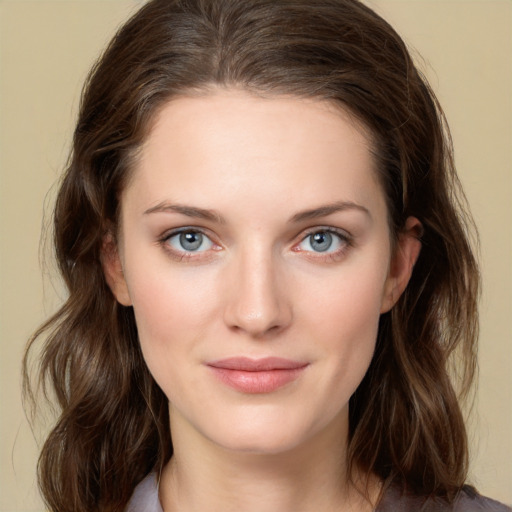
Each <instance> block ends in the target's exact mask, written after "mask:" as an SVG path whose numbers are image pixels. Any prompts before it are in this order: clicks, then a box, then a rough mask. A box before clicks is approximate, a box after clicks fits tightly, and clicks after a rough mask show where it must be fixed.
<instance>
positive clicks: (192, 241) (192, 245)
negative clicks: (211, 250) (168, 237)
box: [180, 231, 203, 251]
mask: <svg viewBox="0 0 512 512" xmlns="http://www.w3.org/2000/svg"><path fill="white" fill-rule="evenodd" d="M202 243H203V235H202V234H201V233H194V232H192V231H189V232H187V233H181V235H180V244H181V246H182V247H183V249H185V250H187V251H197V249H199V247H201V244H202Z"/></svg>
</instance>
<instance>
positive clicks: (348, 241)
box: [158, 226, 353, 262]
mask: <svg viewBox="0 0 512 512" xmlns="http://www.w3.org/2000/svg"><path fill="white" fill-rule="evenodd" d="M185 233H195V234H200V235H202V236H203V237H206V238H207V239H208V240H209V241H210V243H211V244H212V246H213V248H212V249H207V250H205V251H198V252H195V251H186V250H183V251H180V250H176V249H173V248H172V247H171V246H170V244H169V241H170V240H171V239H172V238H174V237H177V236H179V235H182V234H185ZM319 233H323V234H329V235H331V236H332V235H334V236H335V237H336V238H337V239H338V241H339V243H340V244H341V247H340V248H339V249H337V250H335V251H334V252H325V253H323V252H321V251H304V250H302V249H300V248H299V247H298V246H299V245H301V244H302V243H303V242H305V241H306V240H307V239H308V238H309V237H311V236H312V235H315V234H319ZM158 242H159V243H160V245H162V247H163V248H164V250H165V251H166V252H167V253H168V254H169V255H170V256H171V257H172V258H173V259H174V260H176V261H180V262H182V261H193V260H196V259H201V260H202V261H205V258H206V259H208V256H207V254H206V253H209V252H210V251H212V250H213V251H220V250H221V249H222V247H221V246H220V245H218V244H216V243H215V242H214V241H213V240H212V237H211V235H209V234H208V233H207V232H206V231H205V230H203V229H201V228H197V227H192V226H186V227H183V228H179V229H175V230H172V231H170V232H166V233H164V234H163V235H162V236H161V237H160V238H159V240H158ZM352 246H353V238H352V236H351V235H349V234H348V233H347V232H346V231H343V230H340V229H336V228H333V227H324V226H316V227H314V228H310V229H308V230H307V231H306V232H305V234H304V235H303V236H302V237H301V239H300V241H299V242H298V243H295V244H294V246H293V247H292V251H293V252H296V253H307V256H308V257H309V258H310V259H313V260H315V261H321V262H330V261H339V260H340V259H341V258H342V257H343V256H344V255H345V253H346V252H347V250H348V249H349V248H350V247H352ZM209 256H211V254H210V255H209Z"/></svg>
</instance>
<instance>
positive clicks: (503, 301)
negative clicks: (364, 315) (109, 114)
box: [0, 0, 512, 512]
mask: <svg viewBox="0 0 512 512" xmlns="http://www.w3.org/2000/svg"><path fill="white" fill-rule="evenodd" d="M241 1H243V0H241ZM368 3H369V4H370V5H371V6H372V7H374V8H375V9H376V10H377V11H378V12H379V13H381V14H382V15H383V16H384V17H385V18H386V19H388V20H389V21H390V22H391V24H392V25H394V26H395V28H396V29H397V30H398V32H399V33H400V34H402V35H403V37H404V38H405V40H406V41H407V43H408V44H409V45H410V47H411V49H412V50H413V52H414V54H415V55H416V56H417V60H418V63H419V65H420V68H421V69H422V70H423V71H424V72H425V73H426V75H427V76H428V77H429V79H430V81H431V84H432V86H433V88H434V90H435V91H436V93H437V95H438V97H439V99H440V101H441V104H442V105H443V107H444V109H445V112H446V115H447V117H448V121H449V123H450V126H451V129H452V134H453V138H454V143H455V149H456V153H455V155H456V163H457V166H458V169H459V173H460V176H461V179H462V182H463V184H464V186H465V189H466V193H467V196H468V199H469V202H470V204H471V206H472V210H473V214H474V216H475V219H476V223H477V225H478V228H479V231H480V237H481V247H482V249H481V260H482V275H483V285H484V286H483V295H482V300H481V313H482V317H481V319H482V325H481V337H480V381H479V388H478V392H477V396H476V405H475V408H474V411H473V416H472V420H471V422H470V433H471V439H472V455H473V462H472V466H471V482H472V483H473V484H474V485H476V486H477V487H478V488H479V490H480V491H481V492H482V493H484V494H487V495H490V496H492V497H494V498H496V499H499V500H501V501H503V502H506V503H508V504H511V503H512V327H511V317H512V227H511V226H512V200H511V197H512V149H511V147H512V2H511V1H510V0H451V1H445V0H368ZM139 5H140V2H136V1H135V0H0V237H1V238H0V512H21V511H42V510H44V507H43V505H42V503H41V501H40V499H39V498H38V494H37V486H36V483H35V465H36V460H37V443H36V441H35V440H34V437H33V434H32V432H31V429H30V426H29V424H28V422H27V420H26V418H25V416H24V413H23V408H22V404H21V395H20V361H21V357H22V353H23V350H24V346H25V343H26V340H27V338H28V337H29V335H30V334H31V332H32V331H33V330H34V329H35V328H36V327H37V326H38V324H39V323H40V322H41V321H42V320H43V319H44V318H45V317H47V316H48V315H49V314H50V313H51V312H52V311H54V310H55V308H56V307H57V306H58V304H59V302H60V300H61V298H62V296H63V292H62V290H61V287H60V285H59V282H58V279H56V276H55V271H54V269H53V267H52V265H51V262H50V264H48V265H47V266H45V267H42V266H41V261H40V250H39V244H40V234H41V227H42V226H43V224H44V222H45V217H44V216H45V212H46V215H48V213H49V212H50V211H51V205H52V199H53V197H54V194H55V184H56V182H57V180H58V177H59V174H60V172H61V170H62V169H63V166H64V163H65V160H66V157H67V151H68V148H69V143H70V137H71V130H72V127H73V122H74V119H75V115H76V109H77V104H78V100H79V95H80V89H81V84H82V82H83V80H84V77H85V75H86V72H87V70H88V68H89V67H90V66H91V64H92V63H93V61H94V59H95V57H96V56H97V55H98V53H99V52H100V50H101V48H102V47H103V46H104V45H105V43H106V42H107V41H108V39H109V38H110V37H111V35H112V34H113V32H114V30H115V29H116V27H117V26H119V24H120V23H121V22H122V21H123V20H125V19H126V18H127V16H128V15H129V14H130V13H131V12H133V11H134V10H135V9H136V8H137V6H139ZM420 55H421V57H420ZM46 221H47V219H46ZM43 270H44V277H43ZM36 437H38V438H39V439H40V438H41V429H39V430H37V431H36Z"/></svg>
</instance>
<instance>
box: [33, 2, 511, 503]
mask: <svg viewBox="0 0 512 512" xmlns="http://www.w3.org/2000/svg"><path fill="white" fill-rule="evenodd" d="M463 206H464V201H463V197H462V195H461V192H460V190H459V185H458V181H457V177H456V174H455V171H454V168H453V161H452V155H451V148H450V143H449V136H448V133H447V129H446V127H445V125H444V118H443V116H442V112H441V109H440V107H439V105H438V104H437V102H436V100H435V97H434V95H433V93H432V92H431V91H430V89H429V87H428V85H427V84H426V82H425V80H424V79H423V78H422V77H421V76H420V74H419V73H418V71H417V70H416V69H415V67H414V65H413V63H412V61H411V59H410V57H409V55H408V53H407V50H406V48H405V45H404V44H403V42H402V41H401V39H400V38H399V36H398V35H397V34H396V33H395V32H394V31H393V29H392V28H391V27H390V26H389V25H388V24H387V23H386V22H385V21H383V20H382V19H381V18H379V17H378V16H377V15H376V14H375V13H373V12H372V11H371V10H369V9H368V8H367V7H365V6H364V5H363V4H361V3H359V2H356V1H354V0H325V1H322V2H308V1H306V0H304V1H293V2H292V1H285V0H280V1H270V0H250V1H244V2H239V1H238V0H219V1H214V0H187V1H185V0H182V1H171V0H157V1H151V2H149V3H148V4H146V5H145V6H144V7H143V8H142V9H141V10H140V11H139V12H138V13H137V14H136V15H135V16H134V17H133V18H132V20H130V21H129V22H128V23H127V24H126V25H125V26H124V27H122V28H121V30H120V31H119V33H118V34H117V35H116V37H115V38H114V40H113V41H112V42H111V44H110V45H109V47H108V48H107V50H106V52H105V54H104V55H103V56H102V58H101V60H100V61H99V62H98V64H97V65H96V66H95V68H94V69H93V71H92V73H91V75H90V78H89V80H88V82H87V85H86V89H85V91H84V95H83V99H82V105H81V111H80V116H79V120H78V124H77V128H76V132H75V137H74V145H73V152H72V157H71V159H70V164H69V167H68V169H67V172H66V174H65V176H64V179H63V182H62V185H61V189H60V193H59V196H58V199H57V204H56V209H55V244H56V252H57V258H58V262H59V265H60V269H61V272H62V275H63V277H64V279H65V282H66V284H67V286H68V289H69V299H68V301H67V302H66V304H65V305H64V306H63V308H62V309H61V310H60V311H59V312H58V313H57V314H56V315H55V317H53V318H52V319H50V320H49V321H48V322H47V323H46V324H45V325H44V326H43V327H42V328H41V329H40V331H38V333H36V335H35V337H34V339H36V338H38V337H39V336H40V335H42V334H43V333H45V335H46V336H47V341H46V345H45V350H44V354H43V358H42V361H41V378H42V379H45V378H48V379H49V380H50V383H51V386H52V388H53V389H54V390H55V392H56V396H57V399H58V401H59V404H60V406H61V408H62V413H61V416H60V418H59V420H58V422H57V424H56V426H55V428H54V430H53V431H52V432H51V433H50V435H49V437H48V440H47V441H46V444H45V446H44V448H43V451H42V455H41V459H40V466H39V472H40V485H41V489H42V491H43V494H44V496H45V499H46V501H47V503H48V506H49V508H50V509H51V510H55V511H57V510H59V511H61V510H73V511H82V510H83V511H93V510H98V511H100V510H101V511H103V510H105V511H107V510H108V511H111V510H112V511H114V510H116V511H122V510H151V511H154V512H157V511H160V510H165V511H166V512H168V511H172V510H184V511H188V510H232V509H233V510H235V509H236V510H265V511H272V510H279V511H286V510H304V511H307V510H325V511H328V510H354V511H356V510H357V511H364V510H374V509H375V510H379V511H385V510H419V509H421V507H423V508H424V510H465V511H466V510H505V509H506V508H505V507H503V506H501V505H499V504H497V503H496V502H493V501H492V500H488V499H486V498H482V497H480V496H479V495H478V494H477V493H476V492H475V491H474V490H472V489H471V488H469V487H467V486H465V485H464V484H465V480H466V473H467V439H466V433H465V428H464V422H463V418H462V415H461V412H460V408H459V404H458V399H457V397H458V396H460V397H464V395H465V394H467V392H468V390H469V387H470V384H471V380H472V377H473V373H474V368H475V356H474V354H475V343H476V341H475V340H476V334H477V320H476V296H477V291H478V274H477V268H476V263H475V260H474V257H473V254H472V252H471V248H470V245H469V242H468V239H467V234H466V226H467V225H471V221H470V219H469V216H468V215H467V214H466V213H465V212H464V208H463ZM454 351H457V354H458V355H459V358H458V367H457V374H458V375H460V376H461V379H460V382H458V389H457V390H456V389H454V387H453V385H452V383H451V380H450V377H449V374H450V371H449V370H450V364H451V359H450V357H449V356H450V355H451V354H452V353H453V352H454Z"/></svg>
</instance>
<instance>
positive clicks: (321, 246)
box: [297, 229, 349, 254]
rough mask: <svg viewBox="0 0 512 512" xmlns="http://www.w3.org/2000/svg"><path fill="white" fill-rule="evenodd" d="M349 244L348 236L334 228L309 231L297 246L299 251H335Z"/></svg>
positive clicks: (328, 252) (329, 252)
mask: <svg viewBox="0 0 512 512" xmlns="http://www.w3.org/2000/svg"><path fill="white" fill-rule="evenodd" d="M347 245H349V239H348V236H346V235H344V234H342V233H338V232H337V231H334V230H329V229H319V230H316V231H313V232H311V233H309V234H308V235H307V236H306V237H305V238H304V239H303V240H302V241H301V243H300V244H299V245H298V246H297V250H299V251H308V252H316V253H327V254H331V253H337V252H339V251H342V250H343V249H344V248H345V247H346V246H347Z"/></svg>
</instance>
